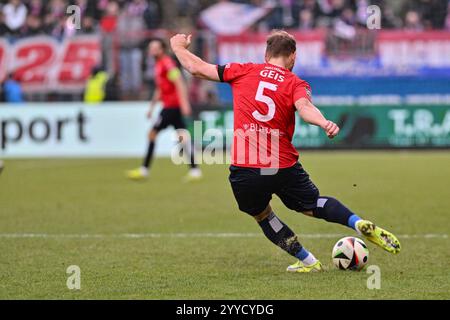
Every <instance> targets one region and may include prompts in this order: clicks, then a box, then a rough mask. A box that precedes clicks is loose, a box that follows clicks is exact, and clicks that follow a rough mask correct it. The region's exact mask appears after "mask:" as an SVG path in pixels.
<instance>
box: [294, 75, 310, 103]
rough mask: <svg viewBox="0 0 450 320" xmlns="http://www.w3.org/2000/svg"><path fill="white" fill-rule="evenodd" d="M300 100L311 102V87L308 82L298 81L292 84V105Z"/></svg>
mask: <svg viewBox="0 0 450 320" xmlns="http://www.w3.org/2000/svg"><path fill="white" fill-rule="evenodd" d="M301 98H305V99H308V100H309V101H312V96H311V86H310V85H309V83H308V82H306V81H302V80H300V79H298V80H297V81H296V82H295V84H294V95H293V100H294V104H295V102H297V100H299V99H301Z"/></svg>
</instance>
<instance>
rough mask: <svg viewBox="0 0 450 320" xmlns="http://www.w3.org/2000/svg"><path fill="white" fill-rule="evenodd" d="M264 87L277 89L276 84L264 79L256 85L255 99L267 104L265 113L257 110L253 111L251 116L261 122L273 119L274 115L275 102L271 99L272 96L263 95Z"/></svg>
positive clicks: (272, 89)
mask: <svg viewBox="0 0 450 320" xmlns="http://www.w3.org/2000/svg"><path fill="white" fill-rule="evenodd" d="M264 89H267V90H271V91H277V85H276V84H273V83H270V82H266V81H260V82H259V85H258V90H257V91H256V96H255V100H256V101H259V102H263V103H265V104H266V105H267V108H268V110H267V114H261V113H260V112H259V111H258V110H255V111H253V113H252V116H253V117H254V118H255V119H256V120H258V121H261V122H267V121H270V120H272V119H273V117H274V115H275V102H274V101H273V100H272V98H270V97H268V96H265V95H264Z"/></svg>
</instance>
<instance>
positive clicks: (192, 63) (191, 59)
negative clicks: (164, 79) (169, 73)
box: [170, 34, 220, 81]
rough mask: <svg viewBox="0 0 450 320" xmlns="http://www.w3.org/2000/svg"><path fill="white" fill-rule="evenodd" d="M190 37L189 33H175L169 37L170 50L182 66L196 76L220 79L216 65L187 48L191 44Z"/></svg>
mask: <svg viewBox="0 0 450 320" xmlns="http://www.w3.org/2000/svg"><path fill="white" fill-rule="evenodd" d="M191 38H192V36H191V35H189V36H186V35H185V34H177V35H175V36H173V37H172V38H171V39H170V46H171V47H172V51H173V52H174V53H175V55H176V56H177V58H178V60H179V61H180V63H181V65H182V66H183V68H185V69H186V70H187V71H188V72H189V73H191V74H192V75H193V76H196V77H198V78H201V79H206V80H212V81H220V79H219V74H218V72H217V66H216V65H214V64H210V63H207V62H205V61H203V60H202V59H201V58H199V57H197V56H196V55H195V54H193V53H192V52H190V51H189V50H188V47H189V45H190V44H191Z"/></svg>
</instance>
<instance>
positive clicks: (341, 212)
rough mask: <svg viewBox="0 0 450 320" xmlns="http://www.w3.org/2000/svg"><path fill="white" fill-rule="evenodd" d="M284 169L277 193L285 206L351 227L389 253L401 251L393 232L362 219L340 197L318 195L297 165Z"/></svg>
mask: <svg viewBox="0 0 450 320" xmlns="http://www.w3.org/2000/svg"><path fill="white" fill-rule="evenodd" d="M284 172H285V173H286V175H285V177H283V179H284V180H283V188H281V190H279V191H278V192H277V195H278V196H279V197H280V198H281V200H282V201H283V203H284V204H285V205H286V206H287V207H288V208H290V209H292V210H295V211H298V212H302V213H304V214H306V215H308V216H312V217H315V218H319V219H324V220H325V221H328V222H334V223H339V224H341V225H344V226H346V227H349V228H352V229H354V230H356V231H357V232H358V233H359V234H361V235H363V236H364V237H366V239H367V240H369V241H371V242H373V243H375V244H376V245H378V246H380V247H381V248H383V249H384V250H386V251H388V252H391V253H398V252H400V249H401V247H400V242H399V241H398V239H397V237H396V236H395V235H394V234H392V233H390V232H389V231H386V230H384V229H382V228H380V227H378V226H376V225H375V224H374V223H372V222H370V221H368V220H363V219H361V218H360V217H359V216H358V215H356V214H355V213H354V212H352V211H351V210H350V209H348V208H347V207H346V206H344V205H343V204H342V203H341V202H340V201H339V200H337V199H335V198H333V197H325V196H320V195H319V190H318V189H317V187H316V186H315V185H314V183H313V182H312V181H311V180H310V179H309V175H308V174H307V173H306V171H304V170H303V168H302V167H301V166H300V165H296V166H294V167H292V168H289V169H287V171H284Z"/></svg>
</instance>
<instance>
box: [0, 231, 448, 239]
mask: <svg viewBox="0 0 450 320" xmlns="http://www.w3.org/2000/svg"><path fill="white" fill-rule="evenodd" d="M355 235H356V234H355ZM298 236H299V238H308V239H333V238H339V237H345V236H348V234H343V233H305V234H301V233H300V234H298ZM259 237H262V234H261V233H221V232H217V233H214V232H206V233H118V234H107V233H104V234H77V233H75V234H61V233H0V238H20V239H23V238H33V239H36V238H37V239H108V238H119V239H142V238H259ZM398 237H399V238H400V239H448V234H439V233H425V234H401V235H399V236H398Z"/></svg>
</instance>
